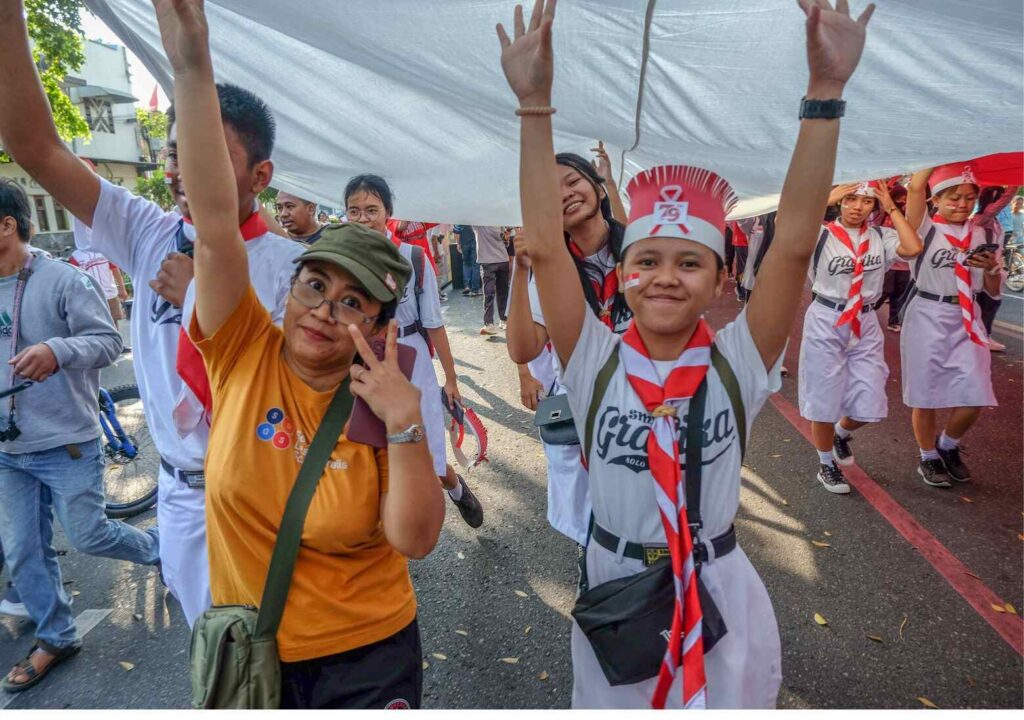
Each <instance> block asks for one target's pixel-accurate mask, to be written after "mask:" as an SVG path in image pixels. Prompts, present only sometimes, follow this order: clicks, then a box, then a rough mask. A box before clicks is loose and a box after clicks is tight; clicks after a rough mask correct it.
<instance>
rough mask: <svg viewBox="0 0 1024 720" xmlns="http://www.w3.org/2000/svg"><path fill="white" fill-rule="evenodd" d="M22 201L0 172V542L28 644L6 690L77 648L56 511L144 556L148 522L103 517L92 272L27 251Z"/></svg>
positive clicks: (105, 325)
mask: <svg viewBox="0 0 1024 720" xmlns="http://www.w3.org/2000/svg"><path fill="white" fill-rule="evenodd" d="M29 218H30V214H29V204H28V199H27V198H26V196H25V193H24V191H23V190H22V189H21V187H20V186H18V185H15V184H14V183H11V182H8V181H6V180H0V360H3V362H2V363H0V367H2V368H4V369H5V370H6V372H4V373H3V374H4V375H6V377H3V378H0V391H3V390H9V389H12V388H16V387H18V386H21V385H24V384H25V383H26V381H31V382H32V383H34V384H31V386H30V387H27V388H26V389H24V390H23V391H21V392H19V393H17V394H11V395H8V396H7V397H4V398H0V542H2V544H3V549H4V554H5V556H6V561H7V564H8V566H9V567H10V572H11V577H12V578H13V581H14V585H15V587H16V588H17V590H18V592H19V594H20V595H21V600H22V602H23V603H24V605H25V609H26V610H27V613H28V615H29V617H31V618H32V620H33V621H34V622H35V624H36V643H35V645H34V646H33V648H32V649H31V650H30V651H29V654H28V656H27V657H26V658H25V659H24V660H23V661H21V662H20V663H18V665H16V666H15V668H14V669H13V670H11V671H10V673H8V674H7V676H6V677H5V678H4V679H3V681H2V683H0V686H2V687H3V689H4V690H6V691H8V692H18V691H21V690H25V689H27V688H29V687H32V686H33V685H35V684H36V683H38V682H39V681H40V680H42V679H43V678H44V677H45V676H46V675H47V674H48V673H49V671H50V670H51V669H52V668H53V667H54V666H55V665H57V664H58V663H59V662H61V661H62V660H65V659H67V658H69V657H72V656H73V655H75V654H76V653H77V652H78V651H79V650H80V649H81V640H80V639H79V638H78V634H77V631H76V629H75V623H74V620H73V618H72V616H71V606H70V602H69V600H68V596H67V594H66V593H65V592H64V587H63V583H62V580H61V573H60V567H59V565H58V564H57V553H56V551H55V550H54V548H53V514H54V513H56V515H57V517H58V518H59V519H60V522H61V525H62V526H63V527H64V532H65V533H66V535H67V537H68V540H69V541H70V543H71V545H72V546H73V547H74V548H75V549H77V550H79V551H81V552H85V553H88V554H90V555H99V556H103V557H109V558H116V559H119V560H129V561H132V562H137V563H141V564H145V565H155V564H156V563H157V561H158V559H159V556H160V555H159V546H158V539H157V532H156V529H155V528H154V529H153V530H151V531H148V532H141V531H139V530H136V529H135V528H133V527H131V526H130V525H126V524H125V523H122V522H115V521H112V520H108V519H107V517H106V515H105V513H104V510H105V504H106V503H105V498H104V494H103V450H102V447H101V443H100V440H99V437H100V425H99V418H98V410H97V407H98V406H97V400H96V398H97V393H98V390H99V374H100V373H99V371H100V368H103V367H106V366H108V365H110V364H111V363H112V362H113V361H114V359H115V358H117V356H118V354H119V353H120V352H121V348H122V343H121V336H120V335H119V334H118V332H117V329H116V328H115V327H114V322H113V320H112V319H111V317H110V310H109V309H108V307H107V303H106V300H104V298H103V295H102V294H101V293H100V291H99V288H98V287H96V285H95V283H94V282H93V280H92V279H91V278H90V277H89V276H88V275H86V274H85V273H84V272H82V271H80V270H78V269H77V268H74V267H72V266H71V265H68V264H66V263H62V262H59V261H56V260H52V259H49V258H46V257H44V256H43V255H41V254H38V253H34V252H30V251H29V249H28V240H29Z"/></svg>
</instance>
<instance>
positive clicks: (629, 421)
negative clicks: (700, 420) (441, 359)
mask: <svg viewBox="0 0 1024 720" xmlns="http://www.w3.org/2000/svg"><path fill="white" fill-rule="evenodd" d="M585 317H586V319H585V320H584V323H583V330H582V332H581V333H580V339H579V342H578V343H577V345H576V349H575V351H574V352H573V355H572V357H571V358H570V359H569V363H568V365H567V367H566V369H565V373H564V375H563V382H564V384H565V387H566V389H567V391H568V395H569V405H570V407H571V408H572V413H573V417H574V418H576V427H577V430H578V431H579V433H580V437H583V435H584V433H585V428H586V417H587V412H588V411H589V409H590V402H591V396H592V395H593V392H594V384H595V382H596V381H597V375H598V373H599V372H600V371H601V368H602V367H604V364H605V362H606V361H607V360H608V357H609V356H610V355H611V354H612V353H613V352H618V351H619V343H620V342H621V336H619V335H616V334H615V333H613V332H611V331H610V330H609V329H608V328H607V327H606V326H605V325H604V324H602V323H601V321H600V320H598V319H597V318H596V317H594V316H593V314H592V313H587V314H586V316H585ZM714 342H715V345H716V346H717V347H718V349H719V351H721V353H722V355H724V356H725V358H726V359H727V360H728V361H729V365H730V366H732V370H733V372H734V373H735V374H736V378H737V380H738V381H739V386H740V391H741V395H742V397H743V406H744V409H745V414H746V420H747V434H748V436H749V433H750V428H751V426H752V425H753V422H754V418H756V417H757V414H758V413H759V412H760V411H761V407H762V406H763V405H764V402H765V400H767V399H768V396H769V395H770V394H772V393H773V392H776V391H778V390H779V388H780V387H781V386H782V375H781V367H782V357H783V355H785V352H783V353H780V355H779V359H778V360H777V361H776V363H775V367H773V368H772V369H771V371H770V372H767V371H766V370H765V367H764V363H763V362H762V361H761V356H760V354H759V353H758V351H757V347H756V346H755V345H754V340H753V338H752V337H751V336H750V329H749V328H748V326H747V315H746V311H743V312H741V313H740V315H739V316H738V317H737V318H736V320H735V321H734V322H732V323H729V324H728V325H726V326H725V327H724V328H723V329H722V330H720V331H719V332H718V333H716V335H715V340H714ZM655 365H656V367H657V370H658V373H659V375H660V376H661V377H662V378H664V377H665V376H666V375H667V373H668V372H669V371H670V370H671V367H672V365H673V362H672V361H659V362H657V363H655ZM651 420H652V418H651V416H650V414H649V413H648V412H647V411H646V410H645V409H644V406H643V404H642V403H641V402H640V398H639V397H638V396H637V394H636V393H635V392H634V391H633V388H632V387H631V386H630V384H629V380H628V379H627V377H626V370H625V366H624V364H622V363H620V364H619V366H618V368H617V370H616V372H615V374H614V375H613V376H612V379H611V382H610V383H609V384H608V389H607V391H606V393H605V395H604V398H603V399H602V400H601V401H600V407H599V408H598V411H597V416H596V420H595V422H594V430H593V445H592V447H591V452H590V465H589V467H590V499H591V501H592V503H593V508H594V519H595V520H596V521H597V524H598V525H600V526H602V527H603V528H605V529H607V530H609V531H611V532H613V533H615V534H616V535H618V536H619V537H621V538H624V539H626V540H629V541H632V542H640V543H649V544H664V543H665V531H664V530H663V529H662V525H661V516H660V514H659V512H658V503H657V500H656V499H655V492H654V478H653V477H652V476H651V473H650V471H649V470H648V464H647V437H648V435H649V434H650V425H651ZM680 420H681V422H680V430H679V454H680V458H685V453H686V426H685V424H684V422H683V421H685V417H684V418H681V419H680ZM704 428H705V429H704V450H703V458H702V460H703V477H702V484H701V518H702V520H703V522H704V533H703V537H705V538H708V539H710V538H713V537H716V536H718V535H721V534H722V533H724V532H725V531H727V530H728V529H729V526H730V525H731V524H732V521H733V518H734V517H735V516H736V511H737V509H738V507H739V501H740V465H741V461H742V459H741V457H740V443H739V438H738V429H737V424H736V417H735V415H734V413H733V409H732V404H731V403H730V402H729V396H728V394H727V393H726V390H725V387H724V386H723V385H722V382H721V380H720V379H719V378H718V373H717V371H716V370H715V369H714V367H709V368H708V396H707V406H706V410H705V417H704Z"/></svg>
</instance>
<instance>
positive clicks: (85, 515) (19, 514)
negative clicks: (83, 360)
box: [0, 440, 160, 647]
mask: <svg viewBox="0 0 1024 720" xmlns="http://www.w3.org/2000/svg"><path fill="white" fill-rule="evenodd" d="M77 447H78V449H79V451H80V453H81V457H79V458H77V459H74V458H72V457H71V454H70V453H69V451H68V448H66V447H58V448H54V449H52V450H43V451H41V452H34V453H24V454H19V455H14V454H10V453H5V452H0V543H2V544H3V548H4V555H5V556H6V557H5V559H6V562H7V565H8V566H9V568H10V575H11V578H12V579H13V581H14V585H15V587H17V588H18V592H19V594H20V595H21V600H22V602H23V603H25V609H26V610H27V611H28V613H29V615H30V616H31V617H32V620H33V621H34V622H35V624H36V637H37V638H38V639H39V640H42V641H43V642H45V643H49V644H50V645H52V646H55V647H66V646H68V645H71V644H72V643H74V642H75V641H76V639H77V632H76V630H75V622H74V619H73V618H72V616H71V605H70V603H69V601H68V596H67V595H66V594H65V592H64V584H63V581H62V579H61V573H60V565H59V564H58V563H57V551H56V550H55V549H54V547H53V515H54V513H56V514H57V518H58V519H59V520H60V524H61V526H62V527H63V528H64V533H65V534H66V535H67V537H68V540H69V541H70V542H71V545H72V547H74V548H75V549H76V550H78V551H80V552H83V553H87V554H89V555H98V556H101V557H108V558H114V559H116V560H129V561H131V562H136V563H141V564H143V565H155V564H156V563H157V560H158V559H159V558H160V552H159V540H158V534H157V530H156V528H153V529H151V530H149V531H147V532H142V531H141V530H136V529H135V528H133V527H132V526H130V525H126V524H125V523H123V522H119V521H115V520H108V519H107V516H106V514H105V504H106V500H105V498H104V494H103V454H102V451H101V449H100V441H99V440H93V441H90V442H86V443H80V444H79V445H78V446H77Z"/></svg>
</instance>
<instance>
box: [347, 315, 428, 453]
mask: <svg viewBox="0 0 1024 720" xmlns="http://www.w3.org/2000/svg"><path fill="white" fill-rule="evenodd" d="M348 331H349V333H350V334H351V335H352V341H353V342H354V343H355V346H356V352H358V353H359V356H360V357H361V358H362V359H363V365H353V366H352V369H351V370H350V371H349V372H350V375H351V378H352V382H351V384H350V385H349V389H350V391H351V392H352V394H353V395H355V396H356V397H359V398H362V399H363V400H365V401H366V404H367V405H369V406H370V410H372V411H373V414H374V415H376V416H377V417H378V418H380V419H381V420H382V421H383V422H384V425H385V426H386V427H387V431H388V432H389V433H395V432H401V431H403V430H405V429H406V428H408V427H409V426H410V425H412V424H413V423H420V422H421V419H420V391H419V390H418V389H417V388H416V387H415V386H414V385H413V384H412V383H411V382H409V380H408V379H407V378H406V377H405V375H403V374H402V370H401V368H400V367H399V366H398V324H397V323H396V322H395V321H394V320H392V321H391V322H389V323H388V331H387V340H386V341H385V343H384V359H383V360H379V359H378V358H377V355H376V354H375V353H374V352H373V350H372V349H371V348H370V344H369V343H368V342H367V341H366V338H364V337H363V333H362V332H360V330H359V328H358V327H357V326H356V325H349V326H348Z"/></svg>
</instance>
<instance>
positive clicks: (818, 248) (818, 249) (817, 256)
mask: <svg viewBox="0 0 1024 720" xmlns="http://www.w3.org/2000/svg"><path fill="white" fill-rule="evenodd" d="M827 241H828V228H827V227H823V228H822V229H821V235H820V236H819V237H818V244H817V245H815V246H814V261H813V262H812V263H811V269H813V270H814V274H815V275H817V274H818V261H819V260H821V253H822V252H823V251H824V250H825V243H826V242H827Z"/></svg>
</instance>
